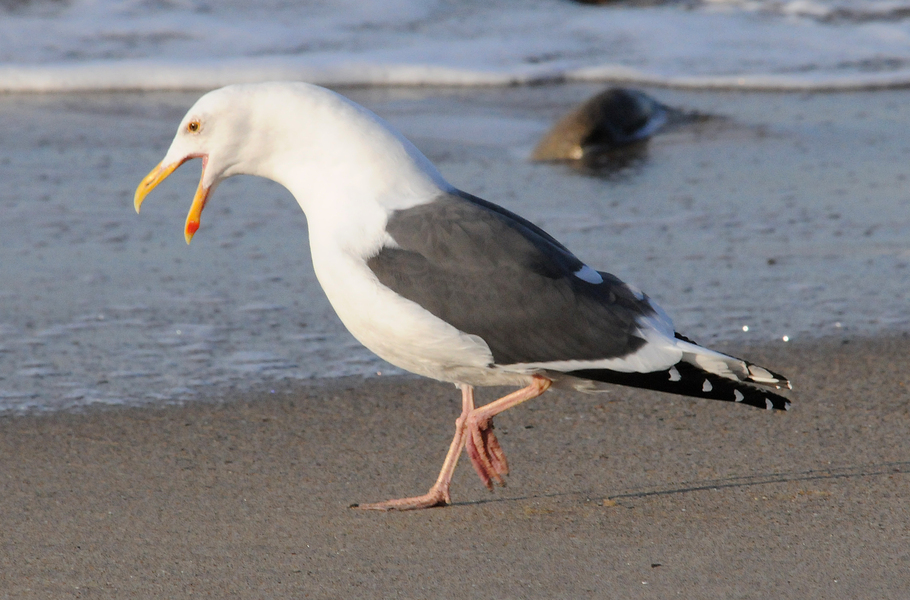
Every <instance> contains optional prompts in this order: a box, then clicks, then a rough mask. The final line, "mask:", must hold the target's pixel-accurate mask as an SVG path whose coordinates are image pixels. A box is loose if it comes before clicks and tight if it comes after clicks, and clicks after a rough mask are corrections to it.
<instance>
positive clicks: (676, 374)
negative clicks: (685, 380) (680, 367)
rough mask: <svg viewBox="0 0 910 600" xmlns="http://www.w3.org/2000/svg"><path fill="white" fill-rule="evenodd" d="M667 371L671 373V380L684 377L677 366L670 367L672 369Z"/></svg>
mask: <svg viewBox="0 0 910 600" xmlns="http://www.w3.org/2000/svg"><path fill="white" fill-rule="evenodd" d="M667 372H668V373H669V374H670V381H679V380H680V379H682V376H681V375H680V374H679V371H677V370H676V367H670V370H669V371H667Z"/></svg>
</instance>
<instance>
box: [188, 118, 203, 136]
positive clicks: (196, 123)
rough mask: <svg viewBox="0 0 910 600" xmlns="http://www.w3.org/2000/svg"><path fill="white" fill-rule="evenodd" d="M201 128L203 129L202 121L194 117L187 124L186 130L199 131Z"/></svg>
mask: <svg viewBox="0 0 910 600" xmlns="http://www.w3.org/2000/svg"><path fill="white" fill-rule="evenodd" d="M200 129H202V123H200V122H199V121H198V120H196V119H193V120H192V121H190V122H189V123H187V124H186V130H187V131H189V132H190V133H198V132H199V130H200Z"/></svg>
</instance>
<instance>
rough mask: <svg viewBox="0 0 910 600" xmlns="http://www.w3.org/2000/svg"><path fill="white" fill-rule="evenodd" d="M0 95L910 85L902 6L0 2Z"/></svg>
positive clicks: (755, 1) (747, 1)
mask: <svg viewBox="0 0 910 600" xmlns="http://www.w3.org/2000/svg"><path fill="white" fill-rule="evenodd" d="M0 17H2V18H0V91H3V90H5V91H73V90H83V91H84V90H109V91H110V90H177V89H194V90H199V89H208V88H213V87H218V86H220V85H224V84H226V83H232V82H237V81H261V80H268V79H304V80H307V81H311V82H313V83H321V84H327V85H336V86H337V85H390V84H396V85H506V84H515V83H529V82H540V81H601V82H604V81H624V82H630V83H637V84H651V85H673V86H679V87H694V88H705V87H724V88H740V89H857V88H869V87H888V86H896V85H907V84H908V83H910V18H908V17H910V0H679V1H674V0H666V1H663V2H662V1H660V0H656V1H649V0H643V1H641V2H636V0H629V1H628V2H617V3H615V4H614V5H608V6H587V5H582V4H578V3H575V2H571V1H569V0H522V1H521V2H515V1H513V0H457V1H455V0H452V1H443V0H384V1H383V2H360V1H355V0H309V1H302V2H288V1H282V0H266V1H263V2H245V1H239V0H220V1H218V2H213V1H211V0H5V1H4V2H2V3H0Z"/></svg>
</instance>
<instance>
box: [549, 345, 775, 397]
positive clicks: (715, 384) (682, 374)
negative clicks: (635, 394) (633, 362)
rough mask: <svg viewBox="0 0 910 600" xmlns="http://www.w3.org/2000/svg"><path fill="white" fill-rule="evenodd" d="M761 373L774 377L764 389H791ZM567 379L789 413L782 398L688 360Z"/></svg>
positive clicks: (583, 371)
mask: <svg viewBox="0 0 910 600" xmlns="http://www.w3.org/2000/svg"><path fill="white" fill-rule="evenodd" d="M728 358H729V357H728ZM736 360H738V359H736ZM743 362H745V361H743ZM746 365H748V366H747V370H749V371H751V368H752V367H755V365H752V364H751V363H746ZM758 369H762V371H765V372H767V373H771V375H773V376H774V379H775V382H774V383H769V384H765V385H774V386H777V387H782V385H785V386H786V387H789V386H790V384H789V382H788V381H787V379H786V378H785V377H782V376H779V375H776V374H774V373H772V372H771V371H768V370H767V369H763V368H762V367H758ZM566 375H571V376H572V377H578V378H581V379H589V380H592V381H599V382H603V383H614V384H617V385H626V386H630V387H637V388H644V389H649V390H657V391H659V392H667V393H670V394H679V395H681V396H693V397H695V398H708V399H711V400H722V401H727V402H738V403H741V404H748V405H749V406H755V407H757V408H765V409H768V410H772V409H777V410H790V401H789V400H787V399H786V398H784V397H783V396H781V395H779V394H775V393H774V392H770V391H767V390H763V389H760V388H757V387H754V386H753V385H749V384H748V383H745V382H743V381H738V380H734V379H730V378H729V377H728V376H723V375H717V374H715V373H712V372H708V371H705V370H704V369H702V368H700V367H699V366H697V365H694V364H691V363H689V362H687V361H686V360H685V358H684V359H683V360H682V361H681V362H679V363H677V364H676V365H674V366H672V367H670V368H669V369H667V370H666V371H654V372H651V373H623V372H619V371H611V370H609V369H580V370H577V371H570V372H568V373H566ZM761 379H765V377H761ZM749 381H754V382H755V383H763V382H761V381H758V380H757V379H751V378H750V379H749ZM781 384H782V385H781Z"/></svg>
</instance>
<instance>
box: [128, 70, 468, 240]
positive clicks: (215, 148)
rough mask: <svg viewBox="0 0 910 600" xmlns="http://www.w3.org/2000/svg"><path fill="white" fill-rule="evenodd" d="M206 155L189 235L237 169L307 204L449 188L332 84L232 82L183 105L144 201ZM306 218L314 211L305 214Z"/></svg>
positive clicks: (390, 205) (398, 198) (142, 193)
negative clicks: (284, 189)
mask: <svg viewBox="0 0 910 600" xmlns="http://www.w3.org/2000/svg"><path fill="white" fill-rule="evenodd" d="M193 158H201V159H202V177H201V178H200V180H199V187H198V188H197V189H196V195H195V197H194V198H193V203H192V206H191V207H190V211H189V214H188V215H187V219H186V229H185V236H186V241H187V243H189V242H190V240H191V239H192V238H193V235H194V234H195V233H196V230H197V229H199V219H200V215H201V214H202V209H203V208H205V204H206V201H207V200H208V198H209V196H210V195H211V193H212V192H213V191H214V190H215V188H216V187H217V185H218V183H219V182H221V181H222V180H223V179H226V178H228V177H230V176H232V175H239V174H247V175H258V176H261V177H266V178H269V179H272V180H274V181H277V182H278V183H281V184H282V185H284V186H285V187H287V188H288V189H290V190H291V192H292V193H293V194H294V196H295V197H296V198H297V201H298V202H299V203H300V204H301V206H303V207H304V209H305V210H306V207H307V206H310V207H311V208H312V209H313V210H314V211H316V210H319V208H320V203H323V204H324V203H325V202H335V203H338V202H344V201H347V200H350V199H354V201H360V202H365V201H366V200H363V199H365V198H369V199H370V201H373V202H374V203H375V205H377V206H382V207H383V208H387V209H394V208H396V203H399V202H413V200H409V198H410V199H413V198H415V197H419V196H421V195H428V194H432V192H433V190H437V191H438V190H439V189H440V188H442V189H447V188H450V186H449V184H448V183H446V182H445V180H444V179H443V178H442V176H441V175H440V174H439V172H438V171H437V170H436V168H435V167H434V166H433V165H432V164H431V163H430V162H429V161H428V160H427V159H426V157H424V156H423V154H421V153H420V151H419V150H417V149H416V148H415V147H414V146H413V145H412V144H411V143H410V142H409V141H408V140H406V139H405V138H404V137H403V136H402V135H401V134H399V133H398V132H396V131H395V130H394V129H393V128H391V127H390V126H389V125H388V124H387V123H385V122H384V121H383V120H382V119H380V118H379V117H377V116H376V115H374V114H373V113H371V112H370V111H368V110H366V109H365V108H363V107H361V106H359V105H357V104H355V103H353V102H351V101H350V100H348V99H346V98H344V97H343V96H340V95H338V94H336V93H334V92H331V91H329V90H326V89H324V88H321V87H318V86H314V85H309V84H305V83H294V82H273V83H261V84H245V85H231V86H227V87H224V88H221V89H217V90H214V91H212V92H209V93H207V94H206V95H204V96H203V97H202V98H200V99H199V100H198V101H197V102H196V104H194V105H193V107H192V108H191V109H190V110H189V112H187V114H186V116H185V117H183V119H182V120H181V122H180V126H179V127H178V128H177V135H176V136H174V141H173V142H172V143H171V147H170V148H169V149H168V151H167V154H166V155H165V157H164V159H163V160H162V161H161V163H160V164H159V165H158V166H157V167H155V168H154V169H152V171H151V172H150V173H149V174H148V175H146V177H145V179H143V180H142V183H140V184H139V187H138V188H137V189H136V195H135V198H134V205H135V207H136V212H139V208H140V206H141V205H142V201H143V200H144V199H145V197H146V196H147V195H148V194H149V192H151V191H152V190H153V189H154V188H155V187H156V186H157V185H158V184H159V183H161V182H162V181H164V180H165V179H166V178H167V177H168V176H169V175H170V174H171V173H173V172H174V171H175V170H176V169H177V167H179V166H180V165H182V164H183V163H185V162H186V161H188V160H190V159H193ZM308 216H310V215H309V212H308Z"/></svg>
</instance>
